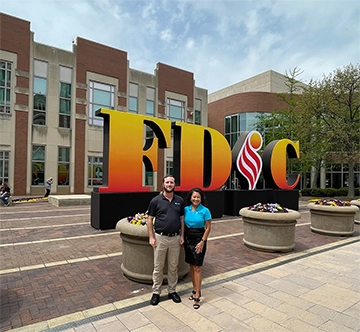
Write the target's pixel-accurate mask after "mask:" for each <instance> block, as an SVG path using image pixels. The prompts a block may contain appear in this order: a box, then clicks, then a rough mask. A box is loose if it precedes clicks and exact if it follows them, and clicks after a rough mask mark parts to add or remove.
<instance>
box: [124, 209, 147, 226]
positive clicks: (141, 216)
mask: <svg viewBox="0 0 360 332" xmlns="http://www.w3.org/2000/svg"><path fill="white" fill-rule="evenodd" d="M147 218H148V215H147V211H146V212H145V213H137V214H135V216H130V217H127V220H128V222H129V223H130V224H133V225H140V226H144V225H146V220H147Z"/></svg>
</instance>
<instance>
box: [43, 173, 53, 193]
mask: <svg viewBox="0 0 360 332" xmlns="http://www.w3.org/2000/svg"><path fill="white" fill-rule="evenodd" d="M52 183H53V178H52V177H49V178H48V179H47V180H46V182H45V190H46V192H45V195H44V197H48V196H49V195H50V191H51V185H52Z"/></svg>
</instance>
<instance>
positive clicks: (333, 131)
mask: <svg viewBox="0 0 360 332" xmlns="http://www.w3.org/2000/svg"><path fill="white" fill-rule="evenodd" d="M301 73H302V72H301V71H300V70H299V69H297V68H295V69H294V70H292V71H290V73H289V74H288V73H286V76H285V77H286V85H287V87H288V91H287V93H283V94H279V97H280V98H281V99H282V100H283V101H285V102H286V105H287V108H286V109H283V110H276V111H275V112H274V113H272V114H270V115H264V116H262V117H260V121H259V129H260V130H265V138H266V139H265V142H266V143H268V140H273V139H279V138H284V137H289V138H291V139H292V140H294V141H297V140H299V141H300V150H301V167H300V169H301V171H302V172H308V171H310V169H311V168H314V169H315V172H314V174H316V176H318V174H319V171H320V168H321V167H322V166H323V165H324V163H325V162H326V161H327V162H339V161H341V162H342V163H343V164H347V165H348V171H349V178H348V196H349V197H354V195H355V190H354V166H355V164H356V162H359V160H360V152H359V150H360V115H359V113H360V65H359V64H358V65H352V64H350V65H347V66H344V68H342V69H336V70H335V71H334V72H333V73H331V74H329V75H327V76H325V75H324V77H323V78H322V79H321V80H318V81H315V80H311V81H310V82H309V84H307V85H304V84H302V82H301V81H300V80H298V76H299V75H300V74H301ZM299 92H300V93H299ZM316 182H317V178H316V177H315V178H314V179H313V182H312V183H311V187H315V186H316Z"/></svg>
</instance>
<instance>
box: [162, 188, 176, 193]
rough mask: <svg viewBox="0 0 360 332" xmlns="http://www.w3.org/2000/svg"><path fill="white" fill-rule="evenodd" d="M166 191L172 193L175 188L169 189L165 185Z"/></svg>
mask: <svg viewBox="0 0 360 332" xmlns="http://www.w3.org/2000/svg"><path fill="white" fill-rule="evenodd" d="M164 191H166V192H167V193H172V192H173V191H174V188H171V189H167V188H166V187H164Z"/></svg>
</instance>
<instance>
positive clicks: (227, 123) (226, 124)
mask: <svg viewBox="0 0 360 332" xmlns="http://www.w3.org/2000/svg"><path fill="white" fill-rule="evenodd" d="M229 133H230V117H226V118H225V134H229Z"/></svg>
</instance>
